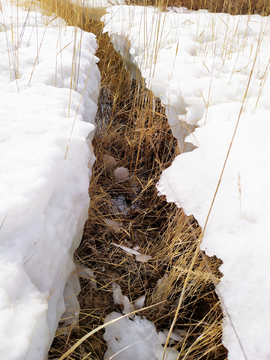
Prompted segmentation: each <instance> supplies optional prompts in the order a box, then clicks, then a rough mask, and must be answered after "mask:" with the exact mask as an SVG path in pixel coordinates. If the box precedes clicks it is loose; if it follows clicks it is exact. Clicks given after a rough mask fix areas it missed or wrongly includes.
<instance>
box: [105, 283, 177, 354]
mask: <svg viewBox="0 0 270 360" xmlns="http://www.w3.org/2000/svg"><path fill="white" fill-rule="evenodd" d="M112 287H113V298H114V303H115V304H118V305H123V306H124V309H123V314H126V315H127V314H129V313H131V312H133V311H134V309H133V306H132V304H131V303H130V301H129V298H128V297H127V296H124V295H123V294H122V290H121V287H120V285H119V284H117V283H113V284H112ZM144 300H145V297H144V296H143V297H140V298H139V299H137V300H136V301H135V303H134V307H135V308H142V307H143V305H144ZM105 324H106V327H105V333H104V335H103V337H104V340H105V341H106V343H107V347H108V349H107V351H106V353H105V356H104V360H110V359H115V360H138V359H147V360H162V359H163V353H164V347H163V346H162V344H164V343H165V342H166V338H167V335H168V332H166V330H165V332H166V335H165V332H163V331H160V332H159V333H157V331H156V328H155V325H154V323H152V322H151V321H149V320H147V319H146V318H145V317H143V318H142V317H140V316H139V315H134V314H131V315H129V316H127V317H123V315H122V314H120V313H118V312H115V311H114V312H112V313H111V314H109V315H107V316H106V317H105ZM175 336H176V337H177V335H176V334H173V337H175ZM178 339H179V340H180V341H181V340H182V338H181V337H179V336H178V337H177V340H178ZM178 355H179V352H178V351H177V350H176V349H174V348H167V349H166V351H165V356H164V358H165V359H167V360H177V359H178Z"/></svg>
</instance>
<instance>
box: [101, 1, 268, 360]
mask: <svg viewBox="0 0 270 360" xmlns="http://www.w3.org/2000/svg"><path fill="white" fill-rule="evenodd" d="M107 11H108V13H107V15H105V16H104V17H103V21H104V23H105V24H106V27H105V31H107V32H108V33H109V35H110V37H111V40H112V41H113V43H114V46H115V48H116V49H117V50H118V51H119V52H120V53H121V54H122V55H123V56H124V57H125V59H126V61H127V62H130V63H131V65H132V68H133V71H136V68H139V69H140V72H141V74H142V76H143V77H144V78H145V79H146V85H147V86H148V88H149V89H151V90H152V91H153V92H154V94H155V95H156V96H157V97H159V98H160V99H161V101H162V103H163V105H164V106H165V107H166V114H167V116H168V120H169V123H170V125H171V127H172V130H173V131H174V134H175V136H176V137H177V139H178V142H179V148H180V149H182V150H191V149H192V148H195V150H193V151H190V152H184V153H182V154H181V155H179V156H178V157H177V158H176V159H175V160H174V162H173V164H172V166H171V167H169V168H168V169H167V170H165V171H164V172H163V175H162V176H161V179H160V182H159V184H158V190H159V192H160V194H165V195H166V197H167V200H168V201H173V202H175V203H176V204H177V205H178V206H179V207H183V208H184V210H185V212H186V213H187V214H193V215H194V216H195V217H196V219H197V220H198V221H199V224H200V225H201V227H202V228H203V227H204V225H205V222H206V218H207V214H208V212H209V209H210V205H211V202H212V200H213V198H214V193H215V190H216V188H217V185H218V181H219V179H220V175H221V173H222V168H223V165H224V162H225V158H226V155H227V153H228V150H229V146H230V143H231V141H232V139H233V134H234V131H235V129H236V124H237V121H238V120H239V125H238V127H237V131H236V135H235V138H234V139H233V143H232V147H231V150H230V153H229V157H228V161H227V164H226V166H225V171H224V174H223V177H222V179H221V184H220V187H219V189H218V192H217V196H216V198H215V201H214V205H213V208H212V211H211V214H210V217H209V221H208V223H207V226H206V229H205V234H204V238H203V242H202V244H201V249H202V250H205V251H206V253H207V254H208V255H209V256H212V255H216V256H218V257H219V258H220V259H221V260H222V261H223V265H222V266H221V268H220V270H221V271H222V273H223V274H224V276H223V278H222V279H221V282H220V284H219V285H218V287H217V292H218V294H219V296H220V298H221V300H222V306H223V313H224V317H225V318H224V321H223V343H224V345H225V346H226V347H227V349H228V350H229V360H242V359H249V360H257V359H260V360H266V359H269V354H270V344H269V338H270V327H269V324H270V310H269V301H270V280H269V278H268V277H267V274H268V269H269V255H270V245H269V236H270V233H269V225H268V216H269V214H270V205H269V204H270V201H269V200H270V195H269V191H268V184H269V181H270V171H269V166H268V158H269V155H270V147H269V141H268V133H269V131H270V125H269V124H270V123H269V115H270V113H269V110H270V107H269V92H270V81H269V77H268V72H269V64H270V62H269V58H270V41H269V40H270V27H269V18H266V17H261V16H259V15H253V16H231V15H228V14H211V13H208V12H206V11H200V12H189V11H187V10H185V9H180V10H177V9H173V10H171V11H169V12H166V13H160V12H159V11H158V10H156V9H154V8H151V7H130V6H122V7H120V6H116V7H111V8H109V9H108V10H107ZM187 129H188V131H187ZM193 129H195V131H194V132H192V133H191V131H192V130H193ZM186 133H190V135H189V136H188V137H187V138H186V139H185V141H186V142H188V143H189V144H192V145H189V147H188V148H186V149H185V143H184V142H183V138H184V137H185V135H186ZM236 334H237V336H236Z"/></svg>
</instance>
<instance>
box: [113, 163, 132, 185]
mask: <svg viewBox="0 0 270 360" xmlns="http://www.w3.org/2000/svg"><path fill="white" fill-rule="evenodd" d="M113 174H114V177H115V180H116V181H119V182H120V181H125V180H127V179H128V177H129V171H128V169H127V168H125V167H118V168H116V169H115V170H114V172H113Z"/></svg>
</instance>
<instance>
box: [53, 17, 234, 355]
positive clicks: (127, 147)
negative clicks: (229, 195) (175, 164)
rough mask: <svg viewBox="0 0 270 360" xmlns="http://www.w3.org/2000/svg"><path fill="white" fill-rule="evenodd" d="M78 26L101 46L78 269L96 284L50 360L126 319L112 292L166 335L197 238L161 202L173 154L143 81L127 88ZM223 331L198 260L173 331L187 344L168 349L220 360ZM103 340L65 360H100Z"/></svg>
mask: <svg viewBox="0 0 270 360" xmlns="http://www.w3.org/2000/svg"><path fill="white" fill-rule="evenodd" d="M85 18H87V14H86V15H85ZM82 23H83V25H82V28H83V30H86V31H91V32H94V33H96V34H97V38H98V39H99V50H98V52H97V57H99V58H100V63H99V67H100V71H101V74H102V82H101V90H100V97H99V104H98V112H97V115H96V124H97V130H96V133H95V137H94V139H93V147H94V153H95V156H96V161H95V164H94V167H93V173H92V178H91V183H90V187H89V194H90V198H91V202H90V209H89V218H88V220H87V222H86V225H85V229H84V234H83V239H82V242H81V245H80V247H79V248H78V249H77V251H76V261H77V262H79V263H80V264H82V265H83V266H84V267H87V268H89V269H91V270H92V271H93V273H94V277H92V278H91V277H87V276H85V275H84V276H80V274H79V277H80V282H81V287H82V290H81V292H80V294H79V296H78V299H79V302H80V307H81V311H80V318H79V322H78V323H76V324H73V325H71V326H70V327H69V328H67V329H64V330H63V329H62V330H61V331H58V332H57V333H56V337H55V340H54V342H53V344H52V347H51V351H50V354H49V359H57V358H59V357H60V356H61V355H63V354H64V353H65V352H66V351H67V350H68V349H69V348H70V347H72V345H74V344H75V343H76V342H77V341H78V340H79V339H80V338H82V337H83V336H84V335H85V334H87V333H88V332H90V331H92V330H93V329H95V328H96V327H98V326H100V325H102V324H103V322H104V318H105V316H106V315H108V314H109V313H111V312H112V311H117V312H121V311H122V308H121V306H120V305H115V304H114V301H113V291H112V284H113V283H114V282H115V283H117V284H119V285H120V286H121V289H122V292H123V295H126V296H128V298H129V300H130V301H131V302H134V301H135V300H137V299H138V298H139V297H141V296H146V301H145V306H146V307H147V306H151V305H155V306H153V307H151V308H149V309H146V310H143V311H142V312H141V313H140V315H141V316H145V317H146V318H147V319H148V320H150V321H153V322H154V323H155V325H156V328H157V330H164V329H169V328H170V325H171V323H172V321H173V318H174V314H175V310H176V308H177V304H178V300H179V297H180V294H181V290H182V288H183V284H184V281H185V276H186V274H187V272H188V266H189V264H190V263H191V260H192V258H193V256H194V253H195V249H196V246H197V241H196V240H197V237H198V236H199V234H200V231H201V229H200V227H199V226H198V224H197V222H196V220H195V219H194V218H193V217H189V218H188V217H187V216H186V215H185V214H184V213H183V211H182V210H181V209H178V208H177V207H176V206H175V205H174V204H171V203H167V202H166V200H165V198H164V197H160V196H158V194H157V190H156V187H155V185H156V183H157V182H158V180H159V177H160V174H161V172H162V171H163V170H164V169H166V168H167V167H168V166H170V164H171V162H172V161H173V159H174V158H175V156H177V155H178V153H179V151H178V148H177V141H176V139H175V138H174V137H173V136H172V132H171V129H170V127H169V125H168V122H167V119H166V116H165V113H164V109H163V108H162V106H161V104H160V101H159V100H158V99H157V98H155V97H154V96H153V94H152V93H151V92H150V91H148V90H147V89H146V88H145V86H144V82H143V80H142V79H141V78H140V77H139V76H138V79H137V80H135V79H131V74H130V72H129V71H128V70H126V68H125V65H124V64H123V62H122V59H121V57H120V56H119V55H118V54H117V53H116V52H115V50H114V49H113V46H112V44H111V43H110V40H109V38H108V36H107V35H106V34H104V35H103V34H102V27H101V25H100V24H96V23H94V22H92V21H90V22H89V21H86V20H85V19H84V21H82ZM119 168H120V169H121V168H123V169H125V170H123V169H122V170H121V171H119V170H117V169H119ZM117 171H118V173H119V174H120V175H119V176H118V175H117ZM115 244H116V245H124V246H127V247H129V248H134V247H136V248H137V249H139V251H140V252H141V253H142V254H145V255H150V256H151V259H150V260H148V261H147V262H141V261H137V260H136V258H135V256H133V255H128V254H127V253H126V252H125V251H123V250H122V249H121V248H119V247H117V246H116V245H115ZM208 263H209V266H210V268H211V271H212V273H213V275H214V276H215V278H216V281H218V279H219V278H220V275H221V274H220V273H219V271H218V267H219V266H220V262H219V261H218V259H215V258H211V259H210V258H208ZM221 321H222V312H221V308H220V304H219V301H218V298H217V296H216V293H215V291H214V285H213V284H212V281H211V277H210V275H209V273H208V270H207V268H206V266H205V263H204V261H203V259H202V256H201V254H199V255H198V256H197V259H196V263H195V266H194V268H193V271H192V274H191V277H190V281H189V283H188V286H187V289H186V293H185V298H184V302H183V304H182V306H181V309H180V313H179V316H178V318H177V321H176V325H175V328H176V329H177V330H179V331H181V332H182V333H184V334H185V335H184V337H183V340H182V341H181V342H179V343H174V344H172V346H174V347H176V349H177V350H178V351H180V354H181V356H180V359H183V358H185V359H187V360H191V359H226V358H227V353H226V350H225V349H224V347H223V346H222V344H221V336H222V325H221ZM103 333H104V331H103V330H101V331H99V332H96V333H95V334H94V335H93V336H91V337H90V338H89V339H88V340H86V341H84V342H83V343H82V344H81V345H80V346H79V347H77V349H76V350H75V351H74V352H73V353H72V355H70V356H69V357H67V359H81V360H82V359H103V357H104V353H105V351H106V343H105V341H104V339H103V336H102V335H103ZM138 360H140V359H138ZM141 360H143V359H141Z"/></svg>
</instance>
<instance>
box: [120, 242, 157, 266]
mask: <svg viewBox="0 0 270 360" xmlns="http://www.w3.org/2000/svg"><path fill="white" fill-rule="evenodd" d="M113 245H114V246H117V247H120V248H121V249H122V250H124V251H125V252H126V253H128V254H131V255H135V259H136V261H140V262H147V261H148V260H150V259H152V256H151V255H145V254H141V253H140V252H139V251H136V250H134V249H130V248H129V247H127V246H123V245H118V244H115V243H113ZM137 248H138V247H137V246H136V247H135V249H137Z"/></svg>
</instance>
